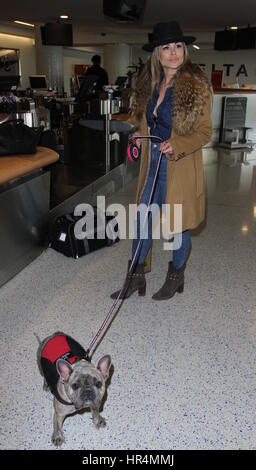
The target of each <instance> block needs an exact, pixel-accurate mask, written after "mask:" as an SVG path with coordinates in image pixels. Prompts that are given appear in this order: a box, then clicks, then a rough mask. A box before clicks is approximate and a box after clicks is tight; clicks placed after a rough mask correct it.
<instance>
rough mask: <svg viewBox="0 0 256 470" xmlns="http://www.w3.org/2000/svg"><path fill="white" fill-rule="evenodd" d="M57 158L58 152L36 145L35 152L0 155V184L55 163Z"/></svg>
mask: <svg viewBox="0 0 256 470" xmlns="http://www.w3.org/2000/svg"><path fill="white" fill-rule="evenodd" d="M58 159H59V156H58V154H57V153H56V152H54V151H53V150H51V149H48V148H46V147H37V151H36V153H34V154H31V155H8V156H6V157H0V184H3V183H7V182H8V181H10V180H12V179H14V178H18V177H19V176H24V175H27V174H28V173H31V172H32V171H34V170H38V169H40V168H43V167H45V166H47V165H50V164H51V163H55V162H56V161H57V160H58Z"/></svg>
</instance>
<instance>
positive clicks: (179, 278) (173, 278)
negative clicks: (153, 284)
mask: <svg viewBox="0 0 256 470" xmlns="http://www.w3.org/2000/svg"><path fill="white" fill-rule="evenodd" d="M184 270H185V266H182V268H180V269H175V268H174V267H173V264H172V262H171V261H170V262H169V267H168V271H167V275H166V279H165V283H164V285H163V286H162V287H161V289H159V291H158V292H156V293H155V294H154V295H153V296H152V299H154V300H167V299H171V298H172V297H173V296H174V294H175V293H176V292H179V293H181V292H183V289H184Z"/></svg>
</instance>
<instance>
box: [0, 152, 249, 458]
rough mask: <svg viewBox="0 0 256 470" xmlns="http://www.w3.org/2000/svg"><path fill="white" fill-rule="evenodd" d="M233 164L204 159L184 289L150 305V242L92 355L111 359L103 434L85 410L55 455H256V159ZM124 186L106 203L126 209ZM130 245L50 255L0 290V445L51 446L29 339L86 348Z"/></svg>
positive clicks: (156, 283) (221, 156) (156, 262)
mask: <svg viewBox="0 0 256 470" xmlns="http://www.w3.org/2000/svg"><path fill="white" fill-rule="evenodd" d="M241 158H242V154H241V152H237V151H236V152H234V151H233V152H232V153H231V152H228V151H226V150H224V149H222V150H218V151H217V150H215V149H207V150H206V151H205V155H204V160H205V176H206V182H207V219H206V225H205V228H204V229H203V230H202V231H201V232H200V233H197V234H194V236H193V237H192V252H191V255H190V259H189V262H188V265H187V269H186V272H185V289H184V293H183V294H182V295H181V294H176V295H175V296H174V298H173V299H171V300H169V301H166V302H153V301H152V299H151V296H152V294H153V293H154V292H155V291H156V290H158V288H159V287H160V286H161V285H162V282H163V280H164V279H165V274H166V270H167V263H168V254H167V253H166V252H165V251H163V249H162V241H157V242H154V252H153V266H152V267H153V269H152V272H151V273H150V274H148V275H147V293H146V297H144V298H143V297H138V296H137V294H135V295H133V296H132V297H130V298H129V299H127V300H126V301H125V302H124V303H123V304H122V306H121V308H120V310H119V312H118V314H117V316H116V317H115V319H114V321H113V323H112V325H111V327H110V329H109V330H108V332H107V334H106V336H105V337H104V339H103V340H102V342H101V344H100V345H99V347H98V348H97V350H96V352H95V354H94V357H93V362H94V361H95V362H97V360H98V359H99V358H100V357H101V355H103V354H105V353H110V354H111V356H112V359H113V364H114V372H113V375H112V379H111V383H110V385H109V388H108V397H107V400H106V402H105V404H104V410H103V413H102V414H103V416H104V417H105V418H106V420H107V427H106V428H105V429H101V430H96V429H95V428H94V426H93V423H92V421H91V419H90V415H89V413H84V414H83V415H82V414H81V415H80V414H78V415H76V416H73V417H70V418H67V419H66V421H65V423H64V432H65V437H66V442H65V444H64V445H63V449H102V450H103V449H256V439H255V429H256V428H255V426H256V411H255V410H256V350H255V343H256V341H255V340H256V248H255V245H256V152H252V153H251V154H248V155H247V156H246V159H244V160H243V161H242V160H241ZM134 187H135V185H134V183H131V184H130V185H128V186H126V187H125V188H124V189H123V190H122V191H121V192H120V193H119V194H116V195H115V197H112V198H111V202H113V201H114V200H115V201H116V202H122V203H125V204H127V203H128V202H133V199H134ZM130 245H131V242H130V241H121V242H120V243H118V244H116V245H115V246H114V247H112V248H105V249H103V250H100V251H97V252H94V253H92V254H90V255H89V256H86V257H83V258H81V259H79V260H77V261H74V260H72V259H68V258H65V257H64V256H62V255H60V254H58V253H56V252H54V251H53V250H51V249H48V250H47V251H46V252H45V253H44V254H43V255H42V256H41V257H39V258H38V259H37V260H36V261H34V262H33V263H31V264H30V265H29V266H28V267H27V268H26V269H24V270H23V271H22V272H21V273H20V274H18V275H17V276H16V277H15V278H14V279H13V280H11V281H10V282H9V283H8V284H6V285H5V286H3V287H2V288H1V290H0V303H1V394H0V401H1V420H0V423H1V424H0V426H1V437H0V442H1V444H0V445H1V449H53V448H54V446H53V445H52V444H51V434H52V397H51V395H50V394H49V393H46V392H43V390H42V379H41V376H40V375H39V372H38V370H37V363H36V350H37V341H36V339H35V337H34V336H33V333H34V332H36V333H38V334H39V336H40V337H41V338H43V337H45V336H47V335H49V334H51V333H52V332H54V331H56V330H63V331H65V332H66V333H68V334H70V335H71V336H73V337H74V338H76V339H77V340H78V341H79V342H80V343H81V344H83V346H84V347H85V348H87V347H88V346H89V343H90V341H91V339H92V337H93V335H94V333H95V332H96V330H97V329H98V327H99V326H100V324H101V322H102V321H103V319H104V317H105V315H106V313H107V311H108V309H109V308H110V306H111V304H112V301H111V299H110V298H109V294H110V293H111V292H113V291H114V290H115V289H116V288H118V287H119V286H120V284H121V283H122V281H123V277H124V275H125V271H126V269H127V260H128V259H129V257H130Z"/></svg>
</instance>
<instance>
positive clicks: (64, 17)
mask: <svg viewBox="0 0 256 470" xmlns="http://www.w3.org/2000/svg"><path fill="white" fill-rule="evenodd" d="M60 18H61V19H62V20H67V19H68V15H60Z"/></svg>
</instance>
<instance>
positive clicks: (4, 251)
mask: <svg viewBox="0 0 256 470" xmlns="http://www.w3.org/2000/svg"><path fill="white" fill-rule="evenodd" d="M57 160H58V154H57V153H56V152H54V151H53V150H50V149H48V148H44V147H38V148H37V152H36V153H35V154H33V155H11V156H6V157H1V158H0V220H1V226H0V286H1V285H3V284H4V283H5V282H7V281H8V280H9V279H11V278H12V277H13V276H14V275H15V274H17V273H18V272H19V271H20V270H21V269H23V268H24V267H25V266H26V265H27V264H29V263H30V262H31V261H32V260H33V259H34V258H35V257H36V256H38V255H39V254H40V253H41V252H42V251H43V249H44V243H45V239H46V234H47V230H48V214H49V208H50V171H49V168H50V167H49V165H51V164H53V163H54V162H56V161H57Z"/></svg>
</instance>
